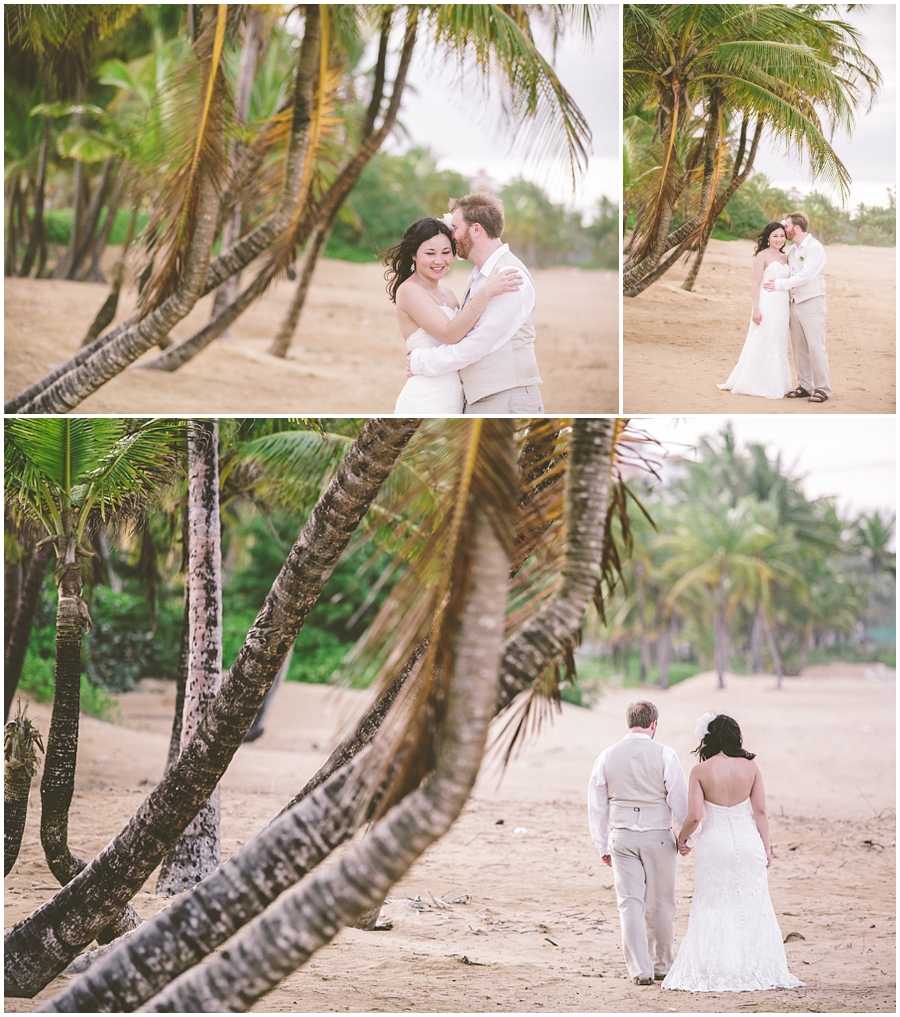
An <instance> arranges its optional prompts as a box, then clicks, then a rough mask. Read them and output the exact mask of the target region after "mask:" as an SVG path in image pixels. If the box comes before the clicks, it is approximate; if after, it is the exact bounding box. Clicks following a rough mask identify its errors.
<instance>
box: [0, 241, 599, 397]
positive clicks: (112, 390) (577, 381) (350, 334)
mask: <svg viewBox="0 0 900 1017" xmlns="http://www.w3.org/2000/svg"><path fill="white" fill-rule="evenodd" d="M383 271H384V270H383V268H382V267H381V266H380V265H373V264H368V265H353V264H349V263H347V262H342V261H330V260H322V261H321V262H320V263H319V265H318V266H317V268H316V274H315V276H314V278H313V283H312V288H311V291H310V295H309V299H308V303H307V307H306V309H305V311H304V316H303V318H302V320H301V322H300V326H299V328H298V330H297V334H296V339H295V342H294V345H293V348H292V350H291V353H290V355H289V357H288V359H286V360H282V359H279V358H277V357H272V356H270V355H269V353H268V352H267V351H268V348H269V346H270V344H271V342H272V339H273V338H274V336H275V334H276V332H277V331H278V328H279V326H280V324H281V321H282V319H283V317H284V315H285V313H286V311H287V308H288V306H289V304H290V300H291V297H292V295H293V292H294V284H293V283H289V282H287V281H283V282H280V283H276V284H275V285H274V286H273V287H272V288H271V289H270V290H269V292H268V293H267V294H266V295H265V297H264V298H263V299H262V300H260V301H259V302H258V303H257V304H255V305H254V306H253V307H251V308H250V309H249V311H248V312H247V313H246V314H244V315H243V316H242V317H241V318H240V319H239V320H238V322H236V324H235V325H234V327H233V328H232V335H231V337H230V338H228V339H222V340H219V341H217V342H215V343H214V344H212V345H211V346H209V347H208V348H207V349H206V350H204V351H203V352H202V353H201V354H199V356H197V357H196V358H195V359H194V360H192V361H191V362H189V363H188V364H185V365H184V366H183V367H182V368H181V369H180V370H179V371H177V372H175V373H172V374H168V373H165V374H164V373H157V372H156V371H145V370H141V369H139V367H137V366H132V367H131V368H129V369H128V370H126V371H124V372H123V373H122V374H120V375H118V376H117V377H116V378H113V379H112V380H111V381H110V382H108V383H107V384H106V385H105V386H104V387H103V388H102V389H100V391H98V392H96V393H94V395H92V396H90V397H89V398H88V399H86V400H85V401H84V402H83V403H82V404H81V405H80V406H78V407H77V410H76V412H78V413H131V414H140V413H152V414H156V413H164V414H165V413H172V414H179V415H184V416H188V415H192V414H198V415H208V414H211V413H212V414H235V415H241V414H256V413H261V414H272V415H291V414H299V415H304V416H313V415H317V414H351V415H358V416H367V415H371V414H383V413H391V412H393V408H394V402H395V400H396V398H397V394H398V393H399V391H400V389H401V388H402V387H403V383H404V381H405V378H406V363H405V348H404V345H403V340H402V339H401V338H400V334H399V332H398V330H397V323H396V317H395V312H394V308H393V305H392V304H391V303H390V301H389V300H388V298H387V295H386V294H385V291H384V279H383V276H382V273H383ZM533 274H534V279H535V286H536V288H537V294H538V305H537V311H536V322H535V323H536V328H537V336H538V338H537V344H536V351H537V358H538V365H539V367H540V370H541V376H542V377H543V380H544V385H543V388H542V392H543V396H544V405H545V408H546V410H547V412H548V413H554V414H559V415H568V414H574V413H597V414H602V413H616V412H617V411H618V408H619V396H618V392H619V366H618V365H619V359H618V357H619V338H618V336H619V330H618V320H619V315H618V276H617V275H616V274H614V273H611V272H588V271H584V272H582V271H579V270H577V269H565V268H553V269H543V270H537V271H535V272H534V273H533ZM466 277H467V270H466V269H465V268H464V267H463V266H456V267H455V268H454V270H453V272H452V274H451V276H450V278H449V285H450V286H451V288H452V289H454V290H455V291H456V292H457V295H458V296H459V295H460V294H461V292H462V290H463V289H464V287H465V280H466ZM5 282H6V299H5V312H6V324H5V330H6V331H5V335H6V338H5V365H6V383H5V386H6V387H5V391H6V398H7V399H9V398H11V397H12V396H14V395H16V394H17V393H18V392H20V391H22V390H23V389H24V388H25V387H27V386H28V385H30V384H31V383H32V382H34V381H36V380H37V379H39V378H41V377H43V375H44V374H45V373H46V372H47V371H48V370H50V369H51V368H52V367H53V366H54V365H55V364H57V363H60V362H62V361H64V360H65V359H67V358H68V357H70V356H71V355H72V354H73V353H75V352H76V351H77V349H78V347H79V344H80V340H81V338H82V336H83V335H84V333H85V332H86V331H87V328H88V325H89V324H90V322H91V321H92V320H93V317H94V315H95V314H96V313H97V310H98V308H99V307H100V306H101V305H102V303H103V301H104V300H105V299H106V294H107V288H106V287H105V286H103V285H99V284H95V283H68V282H63V281H57V280H40V281H37V280H31V279H7V280H6V281H5ZM132 300H133V298H132V297H131V296H129V297H128V298H124V297H123V304H122V306H121V308H120V312H119V317H118V319H117V320H122V319H123V318H124V317H125V316H126V315H127V314H128V313H129V312H130V310H131V306H132ZM211 301H212V295H210V296H208V297H206V298H204V299H203V300H201V301H200V302H199V304H198V305H197V306H196V307H195V308H194V310H193V311H192V312H191V314H190V315H188V317H187V318H186V319H185V320H184V321H182V322H180V323H179V324H178V325H177V326H176V328H175V329H174V330H173V332H172V334H173V336H174V337H175V338H176V339H179V340H180V339H184V338H187V337H188V336H189V335H192V334H193V333H194V331H196V330H197V329H199V328H202V327H203V325H204V324H206V322H207V321H208V320H209V313H210V309H211V306H212V303H211ZM157 352H158V351H150V352H149V353H147V354H145V355H144V357H143V358H142V361H139V362H138V363H141V362H144V363H145V362H146V361H147V360H149V359H152V358H153V357H154V356H155V355H156V353H157Z"/></svg>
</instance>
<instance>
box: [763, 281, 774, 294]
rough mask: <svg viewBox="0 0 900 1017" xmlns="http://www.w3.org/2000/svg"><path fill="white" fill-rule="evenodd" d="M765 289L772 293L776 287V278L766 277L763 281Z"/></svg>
mask: <svg viewBox="0 0 900 1017" xmlns="http://www.w3.org/2000/svg"><path fill="white" fill-rule="evenodd" d="M763 289H764V290H765V291H766V292H767V293H772V292H773V290H774V289H775V280H774V279H766V281H765V282H764V283H763Z"/></svg>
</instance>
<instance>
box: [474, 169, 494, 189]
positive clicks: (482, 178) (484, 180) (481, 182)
mask: <svg viewBox="0 0 900 1017" xmlns="http://www.w3.org/2000/svg"><path fill="white" fill-rule="evenodd" d="M469 186H470V187H471V188H472V193H473V194H474V193H476V192H478V191H488V192H489V193H490V194H497V193H498V192H499V191H500V187H501V184H498V183H497V181H496V180H494V179H493V177H489V176H488V174H487V170H484V169H480V170H479V171H478V172H477V173H476V174H475V176H474V177H472V178H471V180H470V181H469Z"/></svg>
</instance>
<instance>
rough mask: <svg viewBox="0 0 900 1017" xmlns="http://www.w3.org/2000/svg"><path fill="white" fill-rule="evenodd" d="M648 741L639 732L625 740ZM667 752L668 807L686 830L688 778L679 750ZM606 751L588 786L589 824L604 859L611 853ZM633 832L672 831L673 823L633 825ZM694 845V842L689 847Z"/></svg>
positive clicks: (663, 747)
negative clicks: (637, 739) (640, 739)
mask: <svg viewBox="0 0 900 1017" xmlns="http://www.w3.org/2000/svg"><path fill="white" fill-rule="evenodd" d="M629 738H647V739H648V740H649V738H650V735H645V734H639V733H638V732H636V731H629V732H628V734H627V735H625V739H626V740H627V739H629ZM660 747H661V748H662V750H663V783H664V784H665V786H666V804H667V805H668V806H669V808H670V809H671V810H672V813H673V814H674V816H675V821H676V823H677V824H678V828H679V829H681V827H682V826H684V821H685V819H686V818H687V809H688V786H687V780H686V779H685V776H684V769H683V767H682V765H681V760H679V758H678V756H677V754H676V752H675V750H674V749H673V748H670V747H669V746H668V745H661V746H660ZM608 751H609V750H608V749H604V750H603V751H602V752H601V753H600V755H599V756H598V757H597V762H596V763H594V769H593V771H592V773H591V781H590V784H589V785H588V822H589V823H590V827H591V839H592V840H593V841H594V843H595V844H596V845H597V849H598V850H599V851H600V854H601V855H608V854H609V853H610V849H609V791H608V789H607V786H606V753H607V752H608ZM627 829H629V830H671V829H672V823H671V821H670V822H669V825H668V826H638V825H637V824H632V825H631V826H628V827H627ZM692 841H693V837H692V838H690V840H689V843H690V842H692Z"/></svg>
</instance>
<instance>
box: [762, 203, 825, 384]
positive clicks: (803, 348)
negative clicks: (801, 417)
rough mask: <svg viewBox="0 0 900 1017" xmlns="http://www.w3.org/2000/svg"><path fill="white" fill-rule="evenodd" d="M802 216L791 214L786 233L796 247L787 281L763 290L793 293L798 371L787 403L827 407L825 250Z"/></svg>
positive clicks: (771, 282)
mask: <svg viewBox="0 0 900 1017" xmlns="http://www.w3.org/2000/svg"><path fill="white" fill-rule="evenodd" d="M808 230H809V220H808V219H807V218H806V216H805V215H804V214H803V213H802V212H791V214H790V215H789V216H787V218H786V219H785V220H784V232H785V234H786V236H787V238H788V240H791V241H793V244H794V246H793V247H792V248H791V249H790V251H788V265H789V266H790V269H791V275H790V278H788V279H774V280H773V279H767V280H766V282H764V283H763V289H764V290H769V291H771V290H790V293H791V347H792V349H793V351H794V367H795V368H796V369H797V381H798V382H799V384H798V386H797V388H795V389H793V390H792V391H790V392H788V393H787V397H788V399H802V398H804V397H806V396H808V397H809V402H811V403H824V402H825V401H826V400H827V399H828V398H829V397H830V395H831V381H830V378H829V374H828V354H827V353H826V352H825V248H824V247H823V246H822V245H821V243H820V242H819V241H818V240H816V238H815V237H814V236H812V235H811V234H810V233H809V232H808Z"/></svg>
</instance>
